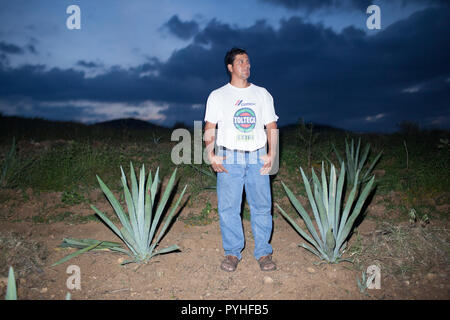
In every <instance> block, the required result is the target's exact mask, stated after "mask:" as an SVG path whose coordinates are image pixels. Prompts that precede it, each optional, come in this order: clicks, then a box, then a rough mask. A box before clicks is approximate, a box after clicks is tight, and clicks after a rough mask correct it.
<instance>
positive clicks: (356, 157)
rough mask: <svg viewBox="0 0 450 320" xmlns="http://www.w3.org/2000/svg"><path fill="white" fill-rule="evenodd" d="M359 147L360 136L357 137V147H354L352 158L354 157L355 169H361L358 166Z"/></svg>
mask: <svg viewBox="0 0 450 320" xmlns="http://www.w3.org/2000/svg"><path fill="white" fill-rule="evenodd" d="M352 146H353V140H352ZM360 147H361V138H359V139H358V147H357V148H356V153H355V154H353V159H355V166H356V169H357V170H358V169H359V170H361V168H360V167H359V161H358V158H359V148H360Z"/></svg>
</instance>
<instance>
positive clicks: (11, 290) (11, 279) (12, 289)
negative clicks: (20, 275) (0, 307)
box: [5, 267, 17, 300]
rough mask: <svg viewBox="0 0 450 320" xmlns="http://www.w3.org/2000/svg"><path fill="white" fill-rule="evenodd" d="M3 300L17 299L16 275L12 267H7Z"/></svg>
mask: <svg viewBox="0 0 450 320" xmlns="http://www.w3.org/2000/svg"><path fill="white" fill-rule="evenodd" d="M5 300H17V288H16V277H15V276H14V269H13V267H9V272H8V287H7V289H6V296H5Z"/></svg>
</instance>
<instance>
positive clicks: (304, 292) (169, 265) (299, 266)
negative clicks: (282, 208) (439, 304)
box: [0, 191, 450, 300]
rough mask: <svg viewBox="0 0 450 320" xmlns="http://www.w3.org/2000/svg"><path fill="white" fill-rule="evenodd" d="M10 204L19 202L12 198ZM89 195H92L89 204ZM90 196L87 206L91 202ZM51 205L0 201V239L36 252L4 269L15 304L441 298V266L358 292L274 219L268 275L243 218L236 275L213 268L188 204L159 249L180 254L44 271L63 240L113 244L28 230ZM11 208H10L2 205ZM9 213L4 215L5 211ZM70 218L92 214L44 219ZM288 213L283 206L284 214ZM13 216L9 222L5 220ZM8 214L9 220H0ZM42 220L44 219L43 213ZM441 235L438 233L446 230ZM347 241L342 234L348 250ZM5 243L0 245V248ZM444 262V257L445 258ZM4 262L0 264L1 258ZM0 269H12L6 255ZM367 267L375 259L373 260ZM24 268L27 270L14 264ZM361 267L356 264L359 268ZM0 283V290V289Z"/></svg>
mask: <svg viewBox="0 0 450 320" xmlns="http://www.w3.org/2000/svg"><path fill="white" fill-rule="evenodd" d="M9 195H10V196H11V198H12V199H13V198H14V197H16V198H17V197H19V195H18V194H14V192H13V191H11V193H10V194H9ZM97 196H98V195H96V196H95V197H97ZM95 197H94V198H95ZM59 199H60V194H59V193H49V194H41V195H39V196H30V200H29V201H27V202H25V203H23V204H20V201H19V202H17V201H16V202H14V208H13V210H11V205H12V202H10V201H4V202H3V204H2V205H1V206H0V211H1V212H2V213H3V219H2V221H1V223H0V234H1V235H3V237H5V235H6V234H10V235H11V234H15V236H16V238H18V239H19V240H17V243H16V244H15V245H14V246H15V247H18V246H20V245H21V244H23V242H27V243H33V244H39V245H38V246H37V247H36V246H34V247H33V248H34V249H32V252H30V253H28V254H24V253H22V254H24V255H25V257H24V259H26V258H30V259H31V258H33V253H34V254H37V251H39V250H41V251H42V254H40V255H38V256H37V257H34V258H33V261H31V260H30V261H31V262H30V261H29V262H28V267H23V266H21V265H14V264H13V266H14V268H15V270H16V277H17V286H18V296H19V299H22V300H23V299H45V300H47V299H48V300H54V299H64V298H65V296H66V293H67V292H70V293H71V296H72V299H77V300H78V299H99V300H105V299H121V300H127V299H168V300H173V299H180V300H183V299H194V300H203V299H205V300H206V299H214V300H227V299H233V300H235V299H237V300H240V299H261V300H267V299H270V300H298V299H306V300H308V299H339V300H341V299H352V300H353V299H355V300H361V299H449V298H450V285H449V282H448V278H449V268H448V265H441V266H439V268H435V269H433V270H421V271H420V272H416V273H414V274H411V273H407V274H406V275H404V276H398V277H397V276H393V275H392V274H390V273H388V274H386V273H383V271H384V270H383V269H381V288H380V289H372V290H367V291H366V293H367V294H363V293H361V292H360V290H359V288H358V286H357V281H356V278H357V277H360V278H361V270H357V269H356V268H355V266H354V265H352V264H350V263H347V262H342V263H339V264H331V265H330V264H320V265H317V264H316V263H317V262H318V258H317V257H316V256H314V255H313V254H311V253H310V252H308V251H306V250H305V249H303V248H300V247H298V244H299V243H302V242H303V239H302V238H301V237H300V236H299V234H298V233H296V232H295V230H294V229H293V228H292V227H291V226H290V225H289V224H288V223H287V222H286V220H285V219H284V218H282V217H281V216H280V215H279V214H278V216H277V217H275V218H274V232H273V237H272V242H271V243H272V246H273V248H274V255H273V258H274V261H275V262H276V263H277V270H276V271H274V272H262V271H260V269H259V266H258V264H257V262H256V261H255V259H254V258H253V248H254V241H253V238H252V234H251V227H250V222H249V221H247V220H244V222H243V225H244V231H245V236H246V247H245V249H244V251H243V253H242V256H243V259H242V261H241V262H240V263H239V265H238V269H237V270H236V271H235V272H233V273H227V272H224V271H222V270H221V269H220V267H219V264H220V261H221V260H222V258H223V251H222V244H221V235H220V229H219V223H218V221H217V220H215V221H213V222H211V223H209V224H206V225H201V226H196V225H189V224H188V223H186V221H185V220H183V217H187V216H188V215H189V214H190V213H192V212H200V211H201V210H202V208H203V207H204V205H203V206H198V207H196V206H195V204H194V205H191V206H185V207H183V209H182V211H181V212H180V214H179V215H178V217H177V220H176V221H175V222H174V223H173V225H172V226H171V228H170V229H169V231H168V232H167V234H166V236H165V237H164V238H163V240H162V242H161V244H160V248H164V247H166V246H169V245H172V244H177V245H178V246H179V247H180V248H181V251H180V252H175V253H169V254H165V255H160V256H156V257H155V258H153V259H152V260H150V261H149V263H147V264H143V265H138V264H128V265H125V266H122V265H120V262H122V261H123V259H127V257H126V256H124V255H122V254H118V253H113V252H105V251H102V252H99V251H97V252H88V253H84V254H82V255H80V256H78V257H76V258H74V259H72V260H69V261H68V262H65V263H63V264H61V265H58V266H56V267H51V264H52V263H54V262H55V261H57V260H59V259H61V258H62V257H63V256H65V255H67V254H69V253H71V252H73V251H74V249H70V248H64V249H63V248H59V247H58V246H59V245H60V244H61V242H62V240H63V238H92V239H98V240H109V241H120V240H119V239H118V238H117V237H116V236H115V235H114V234H113V232H112V231H111V230H109V229H108V228H107V227H105V225H103V224H102V223H100V222H96V221H89V222H87V223H70V222H68V221H65V220H63V221H59V222H45V223H38V222H36V220H34V221H33V217H34V216H36V215H37V214H41V215H42V214H43V212H44V210H43V209H42V206H43V205H42V203H43V201H45V203H46V205H45V206H46V208H47V209H48V208H51V207H52V203H53V204H56V203H57V202H58V201H59ZM98 199H100V200H97V201H96V205H97V204H98V207H99V209H100V210H104V211H106V212H110V213H111V212H112V209H111V207H110V206H109V204H108V203H107V201H106V199H104V198H103V199H102V198H101V197H98ZM210 200H211V204H212V207H216V206H217V202H215V196H214V193H210ZM11 201H13V200H11ZM8 209H9V211H8ZM69 209H70V211H71V212H77V213H79V214H81V215H90V214H92V213H93V212H92V210H91V209H90V208H89V206H88V205H86V204H80V205H76V206H72V207H70V208H68V207H67V206H66V207H64V208H61V207H55V209H54V210H50V211H53V213H52V214H54V213H55V212H58V210H59V211H61V212H62V211H67V210H69ZM289 209H290V208H289ZM370 210H372V211H373V212H374V213H377V212H378V214H381V213H382V211H383V210H384V208H383V207H382V206H381V205H374V206H371V207H370V208H369V214H370ZM12 211H14V212H13V213H14V214H12V213H11V212H12ZM8 212H10V213H11V214H8ZM45 212H47V214H50V213H48V211H45ZM376 225H377V222H376V221H375V220H374V219H364V220H363V222H362V223H361V224H360V225H359V227H358V233H359V235H360V239H359V240H358V241H361V237H365V236H366V235H367V237H369V234H371V233H372V232H373V231H374V230H375V229H376ZM447 227H448V226H447ZM354 241H357V237H356V236H352V238H351V241H350V246H351V245H352V242H354ZM5 248H6V245H5V243H3V249H2V250H9V251H8V252H12V251H13V250H12V249H11V248H9V249H5ZM3 253H5V252H3ZM447 254H448V253H447ZM8 259H9V260H8ZM6 260H7V261H6V262H5V261H3V262H2V263H10V262H9V261H12V262H13V263H14V261H16V264H18V262H17V260H14V259H12V257H10V258H7V259H6ZM373 263H374V264H376V261H374V262H373ZM23 264H24V265H27V263H23ZM70 265H76V266H78V267H79V268H80V271H81V289H80V290H75V289H74V290H69V289H68V287H67V284H66V282H67V279H68V278H69V277H70V276H71V275H72V274H69V273H67V268H68V267H69V266H70ZM367 266H368V265H364V268H367ZM0 267H1V268H2V269H1V272H2V274H0V277H3V278H2V281H0V294H1V295H2V296H3V295H4V292H5V286H4V283H5V282H6V278H5V277H6V276H7V266H6V265H3V266H0ZM1 284H3V285H1Z"/></svg>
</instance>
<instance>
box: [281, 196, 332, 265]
mask: <svg viewBox="0 0 450 320" xmlns="http://www.w3.org/2000/svg"><path fill="white" fill-rule="evenodd" d="M276 205H277V207H278V209H280V212H281V214H282V215H283V217H285V218H286V220H288V221H289V222H290V223H291V225H292V226H293V227H294V229H295V230H296V231H297V232H298V233H299V234H300V235H301V236H302V237H303V238H304V239H305V240H306V241H308V242H309V243H311V244H312V245H313V246H314V247H315V248H316V249H317V251H318V252H320V253H321V254H322V256H323V257H326V254H325V252H324V251H323V250H322V248H321V247H320V245H319V244H318V242H316V241H315V240H314V239H313V238H311V236H310V235H309V234H307V233H306V232H305V231H304V230H303V229H302V228H300V227H299V225H298V224H297V223H295V221H294V219H292V218H291V217H290V216H289V215H288V214H287V213H286V212H285V211H284V210H283V209H282V208H281V207H280V206H279V205H278V203H277V204H276ZM318 256H320V255H318Z"/></svg>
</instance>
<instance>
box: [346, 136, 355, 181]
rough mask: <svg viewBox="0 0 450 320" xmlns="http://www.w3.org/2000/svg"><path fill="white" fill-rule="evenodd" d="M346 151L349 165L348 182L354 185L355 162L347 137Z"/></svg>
mask: <svg viewBox="0 0 450 320" xmlns="http://www.w3.org/2000/svg"><path fill="white" fill-rule="evenodd" d="M352 146H353V140H352ZM345 153H346V155H347V166H348V171H347V174H348V182H349V183H350V184H352V185H353V182H354V181H355V175H354V173H355V164H354V162H353V154H351V153H350V149H349V146H348V142H347V139H346V140H345Z"/></svg>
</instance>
